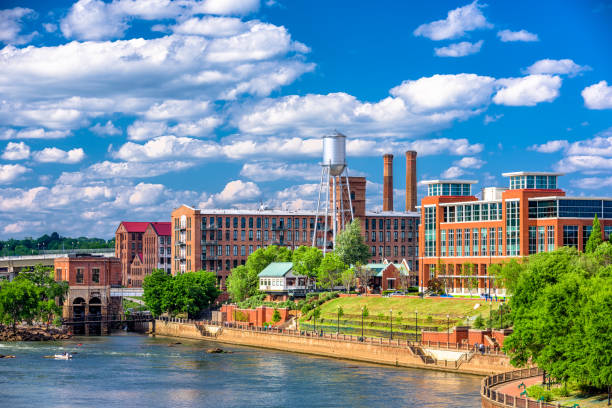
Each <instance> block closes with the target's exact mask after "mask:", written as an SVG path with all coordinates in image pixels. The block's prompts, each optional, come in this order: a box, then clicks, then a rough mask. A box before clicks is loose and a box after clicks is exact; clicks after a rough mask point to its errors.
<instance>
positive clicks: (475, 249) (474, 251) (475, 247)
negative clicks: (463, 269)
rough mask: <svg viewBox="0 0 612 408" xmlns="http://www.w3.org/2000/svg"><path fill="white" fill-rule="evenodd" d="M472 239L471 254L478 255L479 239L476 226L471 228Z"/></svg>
mask: <svg viewBox="0 0 612 408" xmlns="http://www.w3.org/2000/svg"><path fill="white" fill-rule="evenodd" d="M472 239H473V243H474V244H473V245H472V247H473V248H472V255H474V256H478V246H479V241H478V228H474V229H473V230H472Z"/></svg>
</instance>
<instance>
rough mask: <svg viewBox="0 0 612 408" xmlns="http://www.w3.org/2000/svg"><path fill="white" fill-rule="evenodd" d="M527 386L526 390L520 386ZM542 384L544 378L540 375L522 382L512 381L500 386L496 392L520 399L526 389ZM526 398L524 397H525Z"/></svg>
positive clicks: (524, 379)
mask: <svg viewBox="0 0 612 408" xmlns="http://www.w3.org/2000/svg"><path fill="white" fill-rule="evenodd" d="M521 383H523V384H525V388H523V387H520V388H519V384H521ZM536 384H542V376H541V375H538V376H536V377H530V378H523V379H522V380H516V381H510V382H507V383H503V384H501V385H500V386H497V387H494V389H495V391H498V392H502V393H504V394H508V395H511V396H513V397H520V396H521V395H520V394H521V392H523V390H525V389H526V388H529V387H531V386H532V385H536ZM523 398H524V396H523Z"/></svg>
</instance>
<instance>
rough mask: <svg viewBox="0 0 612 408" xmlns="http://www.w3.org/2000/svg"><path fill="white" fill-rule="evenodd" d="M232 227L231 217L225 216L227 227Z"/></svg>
mask: <svg viewBox="0 0 612 408" xmlns="http://www.w3.org/2000/svg"><path fill="white" fill-rule="evenodd" d="M229 227H230V217H225V228H229Z"/></svg>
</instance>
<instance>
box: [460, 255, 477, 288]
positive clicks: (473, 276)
mask: <svg viewBox="0 0 612 408" xmlns="http://www.w3.org/2000/svg"><path fill="white" fill-rule="evenodd" d="M461 269H462V275H464V276H465V283H466V286H467V289H468V292H469V294H470V296H472V290H474V289H475V288H478V272H477V271H476V265H474V264H473V263H471V262H465V263H464V264H463V268H461Z"/></svg>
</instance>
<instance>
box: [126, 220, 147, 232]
mask: <svg viewBox="0 0 612 408" xmlns="http://www.w3.org/2000/svg"><path fill="white" fill-rule="evenodd" d="M121 224H123V226H124V227H125V229H126V231H127V232H145V230H146V229H147V226H149V223H148V222H128V221H122V222H121Z"/></svg>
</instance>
